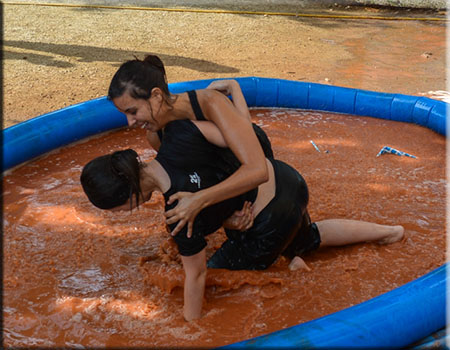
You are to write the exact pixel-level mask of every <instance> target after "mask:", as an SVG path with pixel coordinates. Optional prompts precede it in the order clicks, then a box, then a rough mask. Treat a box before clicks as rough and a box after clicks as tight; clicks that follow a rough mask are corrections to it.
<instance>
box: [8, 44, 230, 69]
mask: <svg viewBox="0 0 450 350" xmlns="http://www.w3.org/2000/svg"><path fill="white" fill-rule="evenodd" d="M10 48H17V49H22V50H31V51H34V52H27V53H19V52H15V51H12V50H10ZM148 53H149V52H144V51H135V52H132V53H130V51H127V50H117V49H111V48H104V47H96V46H86V45H66V44H51V43H43V42H30V41H18V40H5V41H3V58H4V59H5V60H27V61H28V62H30V63H33V64H36V65H43V66H52V67H58V68H70V67H73V66H75V64H74V63H71V62H68V61H66V60H64V59H63V58H59V57H57V56H63V57H67V58H75V59H76V60H77V61H78V62H109V63H111V65H113V66H119V65H120V64H121V63H123V62H124V61H127V60H129V59H133V55H135V56H136V57H138V58H140V59H143V58H144V56H145V55H146V54H148ZM153 54H156V55H158V56H159V57H160V58H161V59H162V61H163V62H164V64H165V65H166V66H180V67H183V68H188V69H192V70H196V71H199V72H205V73H238V72H239V70H238V69H236V68H234V67H229V66H224V65H220V64H217V63H214V62H211V61H206V60H202V59H196V58H190V57H183V56H173V55H166V54H160V53H157V52H153Z"/></svg>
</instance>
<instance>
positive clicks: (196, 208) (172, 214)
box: [164, 192, 202, 238]
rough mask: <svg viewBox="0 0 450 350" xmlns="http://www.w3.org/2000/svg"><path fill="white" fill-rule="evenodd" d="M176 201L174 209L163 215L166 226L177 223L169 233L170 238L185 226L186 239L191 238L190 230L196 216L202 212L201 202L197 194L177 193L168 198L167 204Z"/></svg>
mask: <svg viewBox="0 0 450 350" xmlns="http://www.w3.org/2000/svg"><path fill="white" fill-rule="evenodd" d="M175 201H178V203H177V205H176V206H175V208H173V209H170V210H168V211H166V212H165V213H164V215H165V217H166V223H167V224H169V225H170V224H174V223H176V222H178V224H177V226H176V227H175V229H174V230H173V231H172V232H171V235H172V236H176V235H177V234H178V232H180V231H181V229H182V228H183V227H184V226H185V225H186V224H187V225H188V226H187V237H188V238H191V237H192V229H193V226H194V220H195V218H196V216H197V214H198V213H199V212H200V211H201V210H202V200H201V199H200V198H199V196H198V195H197V193H191V192H177V193H175V194H173V195H171V196H170V198H169V200H168V201H167V204H172V203H173V202H175Z"/></svg>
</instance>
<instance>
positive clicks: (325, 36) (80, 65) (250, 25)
mask: <svg viewBox="0 0 450 350" xmlns="http://www.w3.org/2000/svg"><path fill="white" fill-rule="evenodd" d="M247 10H249V9H247ZM257 10H258V11H261V10H264V9H261V8H258V9H257ZM269 10H271V11H273V10H274V9H273V8H270V9H269ZM302 12H305V10H304V9H302ZM320 13H321V14H327V15H330V14H334V15H336V14H337V15H342V14H344V15H359V16H367V15H369V16H393V17H395V16H397V17H399V16H401V17H405V16H408V17H428V18H441V19H444V18H445V12H442V11H423V10H421V11H418V10H415V11H413V10H404V11H402V10H398V9H396V10H395V12H394V10H392V9H391V10H389V9H380V8H378V9H377V8H361V7H360V8H356V9H355V8H340V7H337V8H328V9H321V10H320ZM445 27H446V22H444V21H439V22H438V21H404V20H389V21H386V20H384V21H382V20H368V19H342V18H339V19H330V18H306V17H289V16H272V15H266V16H262V15H242V14H223V13H222V14H220V13H192V12H169V11H143V10H141V11H137V10H118V9H93V8H76V7H74V8H68V7H50V6H34V5H29V4H28V5H25V4H16V5H11V4H3V39H4V42H3V54H4V61H3V128H6V127H9V126H12V125H14V124H16V123H19V122H22V121H25V120H27V119H30V118H33V117H36V116H38V115H41V114H44V113H47V112H50V111H53V110H56V109H60V108H63V107H66V106H69V105H72V104H75V103H79V102H83V101H86V100H90V99H93V98H97V97H100V96H104V95H106V93H107V89H108V85H109V82H110V80H111V77H112V75H113V74H114V72H115V71H116V69H117V68H118V66H119V65H120V63H122V62H124V61H125V60H128V59H132V58H133V56H134V55H136V56H137V57H139V58H143V57H144V55H145V54H147V53H150V52H151V53H154V54H157V55H159V56H160V57H161V58H162V60H163V61H164V63H165V64H166V68H167V75H168V80H169V82H179V81H186V80H195V79H206V78H220V77H238V76H261V77H273V78H283V79H291V80H301V81H310V82H317V83H323V84H333V85H338V86H346V87H353V88H362V89H368V90H375V91H384V92H394V93H403V94H412V95H423V94H425V95H426V94H429V92H430V91H438V90H445V89H446V79H445V76H446V66H445V56H446V47H445V44H446V42H445Z"/></svg>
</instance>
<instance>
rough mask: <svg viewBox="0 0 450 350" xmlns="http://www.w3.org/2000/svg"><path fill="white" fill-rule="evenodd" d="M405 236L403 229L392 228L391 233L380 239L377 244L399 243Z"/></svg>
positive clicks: (399, 227)
mask: <svg viewBox="0 0 450 350" xmlns="http://www.w3.org/2000/svg"><path fill="white" fill-rule="evenodd" d="M404 235H405V229H404V228H403V226H401V225H396V226H393V227H392V232H391V233H390V234H389V235H388V236H387V237H385V238H382V239H380V240H379V241H378V242H377V243H378V244H391V243H394V242H398V241H400V240H401V239H402V238H403V237H404Z"/></svg>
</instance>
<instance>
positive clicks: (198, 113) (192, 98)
mask: <svg viewBox="0 0 450 350" xmlns="http://www.w3.org/2000/svg"><path fill="white" fill-rule="evenodd" d="M187 94H188V97H189V102H191V106H192V110H193V111H194V115H195V118H196V120H207V119H206V118H205V115H204V114H203V111H202V108H201V107H200V104H199V103H198V98H197V93H196V91H195V90H189V91H187ZM252 126H253V130H254V131H255V134H256V136H257V137H258V140H259V143H260V144H261V147H262V149H263V152H264V155H265V156H266V158H273V151H272V145H271V143H270V140H269V138H268V137H267V135H266V133H265V132H264V130H262V129H261V128H260V127H259V126H258V125H256V124H255V123H252ZM157 133H158V136H159V140H160V141H161V140H162V136H163V130H158V131H157ZM223 158H224V159H225V160H226V161H227V162H229V163H232V164H233V165H234V166H235V167H236V169H237V168H239V166H240V165H241V164H240V162H239V161H238V159H237V158H236V157H235V156H234V154H233V152H231V151H230V150H229V149H224V153H223Z"/></svg>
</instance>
